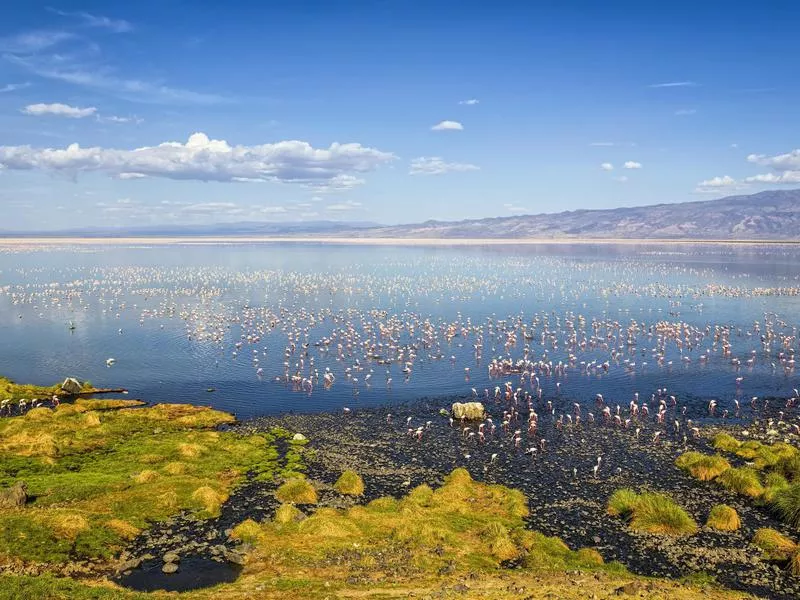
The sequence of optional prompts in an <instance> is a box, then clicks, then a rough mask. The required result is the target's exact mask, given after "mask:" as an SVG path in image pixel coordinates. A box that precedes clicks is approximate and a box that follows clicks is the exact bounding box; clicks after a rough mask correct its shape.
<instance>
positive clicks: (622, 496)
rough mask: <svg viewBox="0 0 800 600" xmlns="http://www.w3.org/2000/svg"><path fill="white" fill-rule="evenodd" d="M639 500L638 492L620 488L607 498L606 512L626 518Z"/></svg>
mask: <svg viewBox="0 0 800 600" xmlns="http://www.w3.org/2000/svg"><path fill="white" fill-rule="evenodd" d="M638 501H639V494H637V493H636V492H634V491H633V490H631V489H629V488H622V489H619V490H617V491H615V492H614V493H613V494H612V495H611V498H609V499H608V514H609V515H611V516H612V517H624V518H627V517H629V516H630V515H631V513H632V512H633V509H634V508H635V507H636V503H637V502H638Z"/></svg>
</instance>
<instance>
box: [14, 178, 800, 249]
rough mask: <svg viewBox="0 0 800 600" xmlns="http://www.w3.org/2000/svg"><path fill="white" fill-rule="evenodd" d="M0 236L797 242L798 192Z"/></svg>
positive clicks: (799, 225) (799, 227)
mask: <svg viewBox="0 0 800 600" xmlns="http://www.w3.org/2000/svg"><path fill="white" fill-rule="evenodd" d="M0 235H5V236H17V235H24V236H35V235H46V236H59V237H60V236H70V237H128V236H146V237H151V236H165V237H181V236H218V237H225V236H253V237H258V236H265V237H269V236H272V237H335V238H347V237H352V238H430V239H435V238H441V239H470V238H495V239H521V238H551V239H571V238H583V239H587V238H588V239H604V238H606V239H607V238H614V239H719V240H737V239H738V240H751V239H764V240H800V189H797V190H777V191H766V192H759V193H757V194H751V195H744V196H728V197H726V198H720V199H718V200H705V201H699V202H683V203H677V204H658V205H654V206H639V207H633V208H614V209H605V210H575V211H567V212H561V213H550V214H538V215H514V216H510V217H494V218H486V219H468V220H462V221H425V222H424V223H417V224H409V225H391V226H383V225H378V224H376V223H368V222H341V221H314V222H296V223H279V222H241V223H219V224H214V225H184V226H182V225H163V226H146V227H128V228H75V229H71V230H62V231H57V232H25V233H19V232H11V231H5V232H4V231H0Z"/></svg>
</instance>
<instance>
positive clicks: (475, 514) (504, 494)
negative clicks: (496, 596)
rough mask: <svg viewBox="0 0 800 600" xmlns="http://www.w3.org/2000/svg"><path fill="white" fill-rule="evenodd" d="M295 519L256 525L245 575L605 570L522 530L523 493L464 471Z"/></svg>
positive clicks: (589, 554) (593, 556)
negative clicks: (513, 566)
mask: <svg viewBox="0 0 800 600" xmlns="http://www.w3.org/2000/svg"><path fill="white" fill-rule="evenodd" d="M299 514H300V513H299V511H298V510H297V509H296V508H295V507H293V506H291V505H283V506H281V508H279V510H278V512H277V514H276V516H275V519H274V520H272V521H270V522H266V523H263V524H262V525H261V526H260V529H261V537H260V538H259V539H258V542H257V544H256V548H255V550H254V551H253V552H252V554H251V556H250V558H249V560H248V569H249V570H250V572H252V573H255V572H257V571H258V569H263V568H269V569H271V570H273V571H274V570H276V569H279V570H284V569H286V570H289V571H291V569H293V568H297V567H300V566H302V567H303V569H304V573H306V574H307V576H309V577H314V576H315V575H314V573H317V575H316V576H317V577H319V578H321V579H322V578H324V580H326V581H327V580H344V579H346V578H347V577H349V576H351V575H353V574H354V573H359V574H360V576H362V577H369V578H376V579H375V580H376V581H377V580H380V579H382V578H385V577H387V575H386V573H395V572H397V571H398V570H400V571H402V572H403V573H404V575H403V577H411V578H415V580H417V579H416V578H426V577H432V578H437V577H438V572H439V570H440V569H441V568H442V567H445V566H447V565H450V567H449V568H451V569H453V570H454V572H456V573H458V572H460V573H466V572H474V571H485V570H487V569H496V568H498V567H499V566H500V565H501V563H503V562H504V561H508V560H519V561H520V562H521V564H525V565H529V567H530V568H536V569H550V568H587V569H596V568H600V567H601V566H602V565H603V561H602V557H601V556H600V555H599V554H598V553H597V552H596V551H595V550H592V549H584V550H581V551H578V552H574V551H572V550H570V548H569V547H568V546H567V545H566V544H564V542H562V541H561V540H558V539H557V538H548V537H546V536H543V535H541V534H538V533H535V532H532V531H529V530H527V529H526V528H525V521H524V517H525V516H526V515H527V514H528V509H527V501H526V499H525V496H524V495H523V494H522V493H521V492H519V491H517V490H511V489H508V488H505V487H503V486H499V485H488V484H483V483H479V482H476V481H474V480H473V479H472V477H471V476H470V475H469V473H468V472H467V471H466V470H464V469H457V470H455V471H454V472H453V473H451V474H450V475H449V476H448V477H446V478H445V483H444V484H443V485H442V486H441V487H439V488H437V489H433V488H431V487H430V486H428V485H422V486H419V487H417V488H415V489H414V490H412V491H410V492H409V494H408V495H407V496H405V497H403V498H400V499H396V498H379V499H377V500H373V501H372V502H370V503H369V504H366V505H357V506H353V507H351V508H348V509H346V510H338V509H333V508H318V509H316V511H315V512H314V513H313V514H312V515H311V516H309V517H307V518H305V519H302V520H298V518H297V517H298V515H299ZM315 570H316V571H315Z"/></svg>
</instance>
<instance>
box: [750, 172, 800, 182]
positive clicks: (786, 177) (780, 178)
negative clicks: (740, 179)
mask: <svg viewBox="0 0 800 600" xmlns="http://www.w3.org/2000/svg"><path fill="white" fill-rule="evenodd" d="M745 181H746V182H747V183H788V184H796V183H800V171H784V172H782V173H780V174H777V175H776V174H775V173H765V174H762V175H753V176H752V177H747V178H745Z"/></svg>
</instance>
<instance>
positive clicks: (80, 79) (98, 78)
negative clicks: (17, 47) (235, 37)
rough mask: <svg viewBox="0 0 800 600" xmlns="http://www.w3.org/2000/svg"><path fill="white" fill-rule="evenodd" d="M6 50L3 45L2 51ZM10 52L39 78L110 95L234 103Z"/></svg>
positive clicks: (168, 101)
mask: <svg viewBox="0 0 800 600" xmlns="http://www.w3.org/2000/svg"><path fill="white" fill-rule="evenodd" d="M1 49H2V47H1V46H0V50H1ZM26 54H27V53H24V52H22V53H20V52H9V53H7V54H4V55H3V59H5V60H6V61H8V62H11V63H13V64H14V65H16V66H18V67H20V68H23V69H26V70H28V71H30V72H31V73H34V74H35V75H38V76H39V77H44V78H45V79H52V80H54V81H61V82H64V83H69V84H71V85H76V86H81V87H86V88H89V89H93V90H97V91H100V92H104V93H108V94H111V95H114V96H118V97H120V98H124V99H126V100H129V101H133V102H143V103H147V104H198V105H212V104H222V103H226V102H231V99H230V98H226V97H224V96H220V95H219V94H209V93H204V92H195V91H192V90H184V89H179V88H173V87H169V86H167V85H164V84H162V83H159V82H151V81H144V80H140V79H128V78H124V77H119V76H117V75H114V74H112V72H111V70H110V69H108V68H107V67H105V66H99V65H84V64H80V63H78V62H75V61H74V60H69V57H67V56H63V55H49V56H48V55H26Z"/></svg>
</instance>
